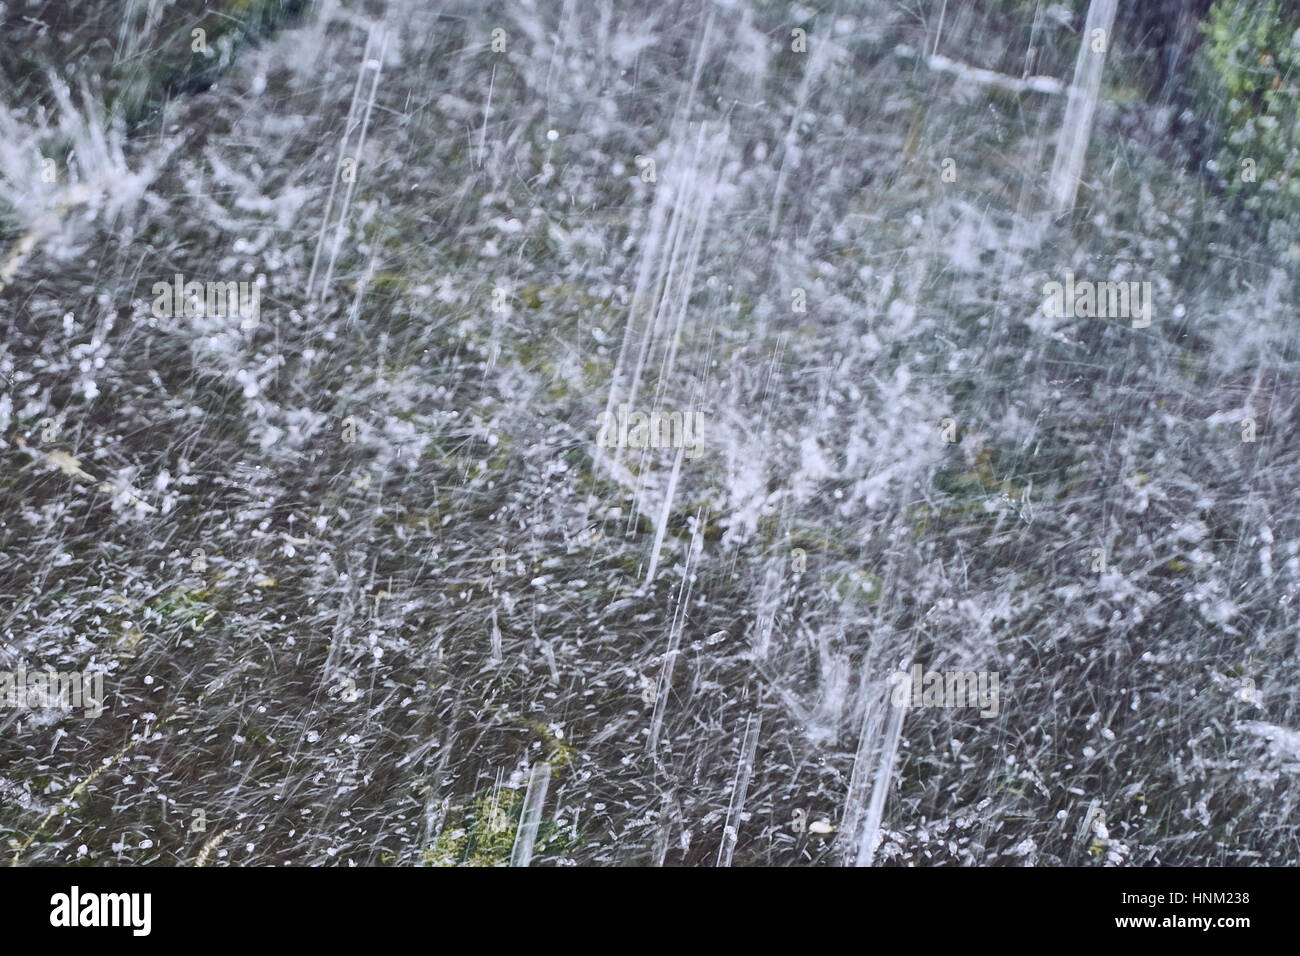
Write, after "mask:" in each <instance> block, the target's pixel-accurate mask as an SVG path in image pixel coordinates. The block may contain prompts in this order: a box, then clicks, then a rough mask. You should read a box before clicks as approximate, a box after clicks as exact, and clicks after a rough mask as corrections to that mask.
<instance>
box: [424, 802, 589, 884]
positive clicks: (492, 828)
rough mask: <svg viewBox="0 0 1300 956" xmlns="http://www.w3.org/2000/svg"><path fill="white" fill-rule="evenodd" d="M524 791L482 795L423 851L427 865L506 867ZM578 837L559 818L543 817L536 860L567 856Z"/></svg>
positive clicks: (538, 833)
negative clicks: (562, 827) (560, 823)
mask: <svg viewBox="0 0 1300 956" xmlns="http://www.w3.org/2000/svg"><path fill="white" fill-rule="evenodd" d="M523 800H524V795H523V792H522V791H518V790H510V789H508V788H502V789H500V790H489V791H488V792H487V793H484V794H482V795H481V796H479V797H478V798H477V799H475V800H474V801H473V803H472V804H471V805H470V806H469V807H468V808H466V810H465V811H463V812H462V813H461V814H460V818H459V819H458V820H457V821H456V825H455V826H450V827H447V828H446V829H445V830H443V831H442V833H440V834H439V835H438V838H437V839H436V840H435V841H434V842H433V843H432V844H430V845H429V846H427V847H425V848H424V849H423V850H422V851H421V853H420V862H421V863H422V864H423V865H425V866H505V865H507V864H508V863H509V862H510V852H511V850H512V849H513V848H514V845H515V832H516V830H517V829H518V827H519V815H520V811H521V810H522V808H523ZM577 842H578V841H577V840H576V839H574V838H572V837H570V835H569V834H568V833H567V832H565V831H561V830H560V828H559V827H558V826H557V825H556V823H555V821H554V820H552V819H550V818H549V817H548V818H543V819H542V820H541V821H540V822H539V823H538V826H537V842H536V843H535V844H534V845H533V855H534V859H537V860H545V859H547V858H551V857H554V856H557V855H563V854H564V853H566V852H567V851H568V850H570V849H572V848H573V847H574V846H576V845H577Z"/></svg>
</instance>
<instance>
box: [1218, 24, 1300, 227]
mask: <svg viewBox="0 0 1300 956" xmlns="http://www.w3.org/2000/svg"><path fill="white" fill-rule="evenodd" d="M1203 29H1204V31H1205V33H1206V43H1205V52H1206V58H1207V60H1208V63H1209V66H1210V72H1211V77H1210V80H1211V82H1212V83H1213V84H1214V85H1215V86H1216V87H1218V89H1216V90H1215V93H1216V94H1217V98H1218V99H1220V101H1221V103H1222V106H1221V117H1220V118H1221V121H1222V122H1223V124H1224V145H1223V149H1222V152H1221V153H1220V157H1219V168H1220V175H1221V176H1222V184H1223V186H1224V188H1226V189H1227V190H1228V192H1229V193H1230V194H1231V195H1237V196H1240V197H1241V199H1242V200H1243V203H1244V205H1245V207H1246V208H1247V209H1250V210H1253V211H1256V212H1259V213H1260V214H1261V215H1263V216H1267V217H1269V218H1274V219H1291V218H1294V217H1296V216H1297V215H1298V214H1300V69H1297V68H1300V4H1297V3H1296V0H1260V2H1257V3H1238V2H1237V0H1219V2H1217V3H1216V4H1215V5H1214V7H1213V8H1212V9H1211V10H1210V15H1209V18H1208V19H1207V20H1206V22H1205V25H1204V27H1203ZM1248 160H1249V161H1253V165H1254V170H1253V173H1252V172H1251V170H1250V165H1251V164H1250V163H1249V162H1247V161H1248ZM1252 179H1253V180H1255V181H1253V182H1252V181H1251V180H1252Z"/></svg>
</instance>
